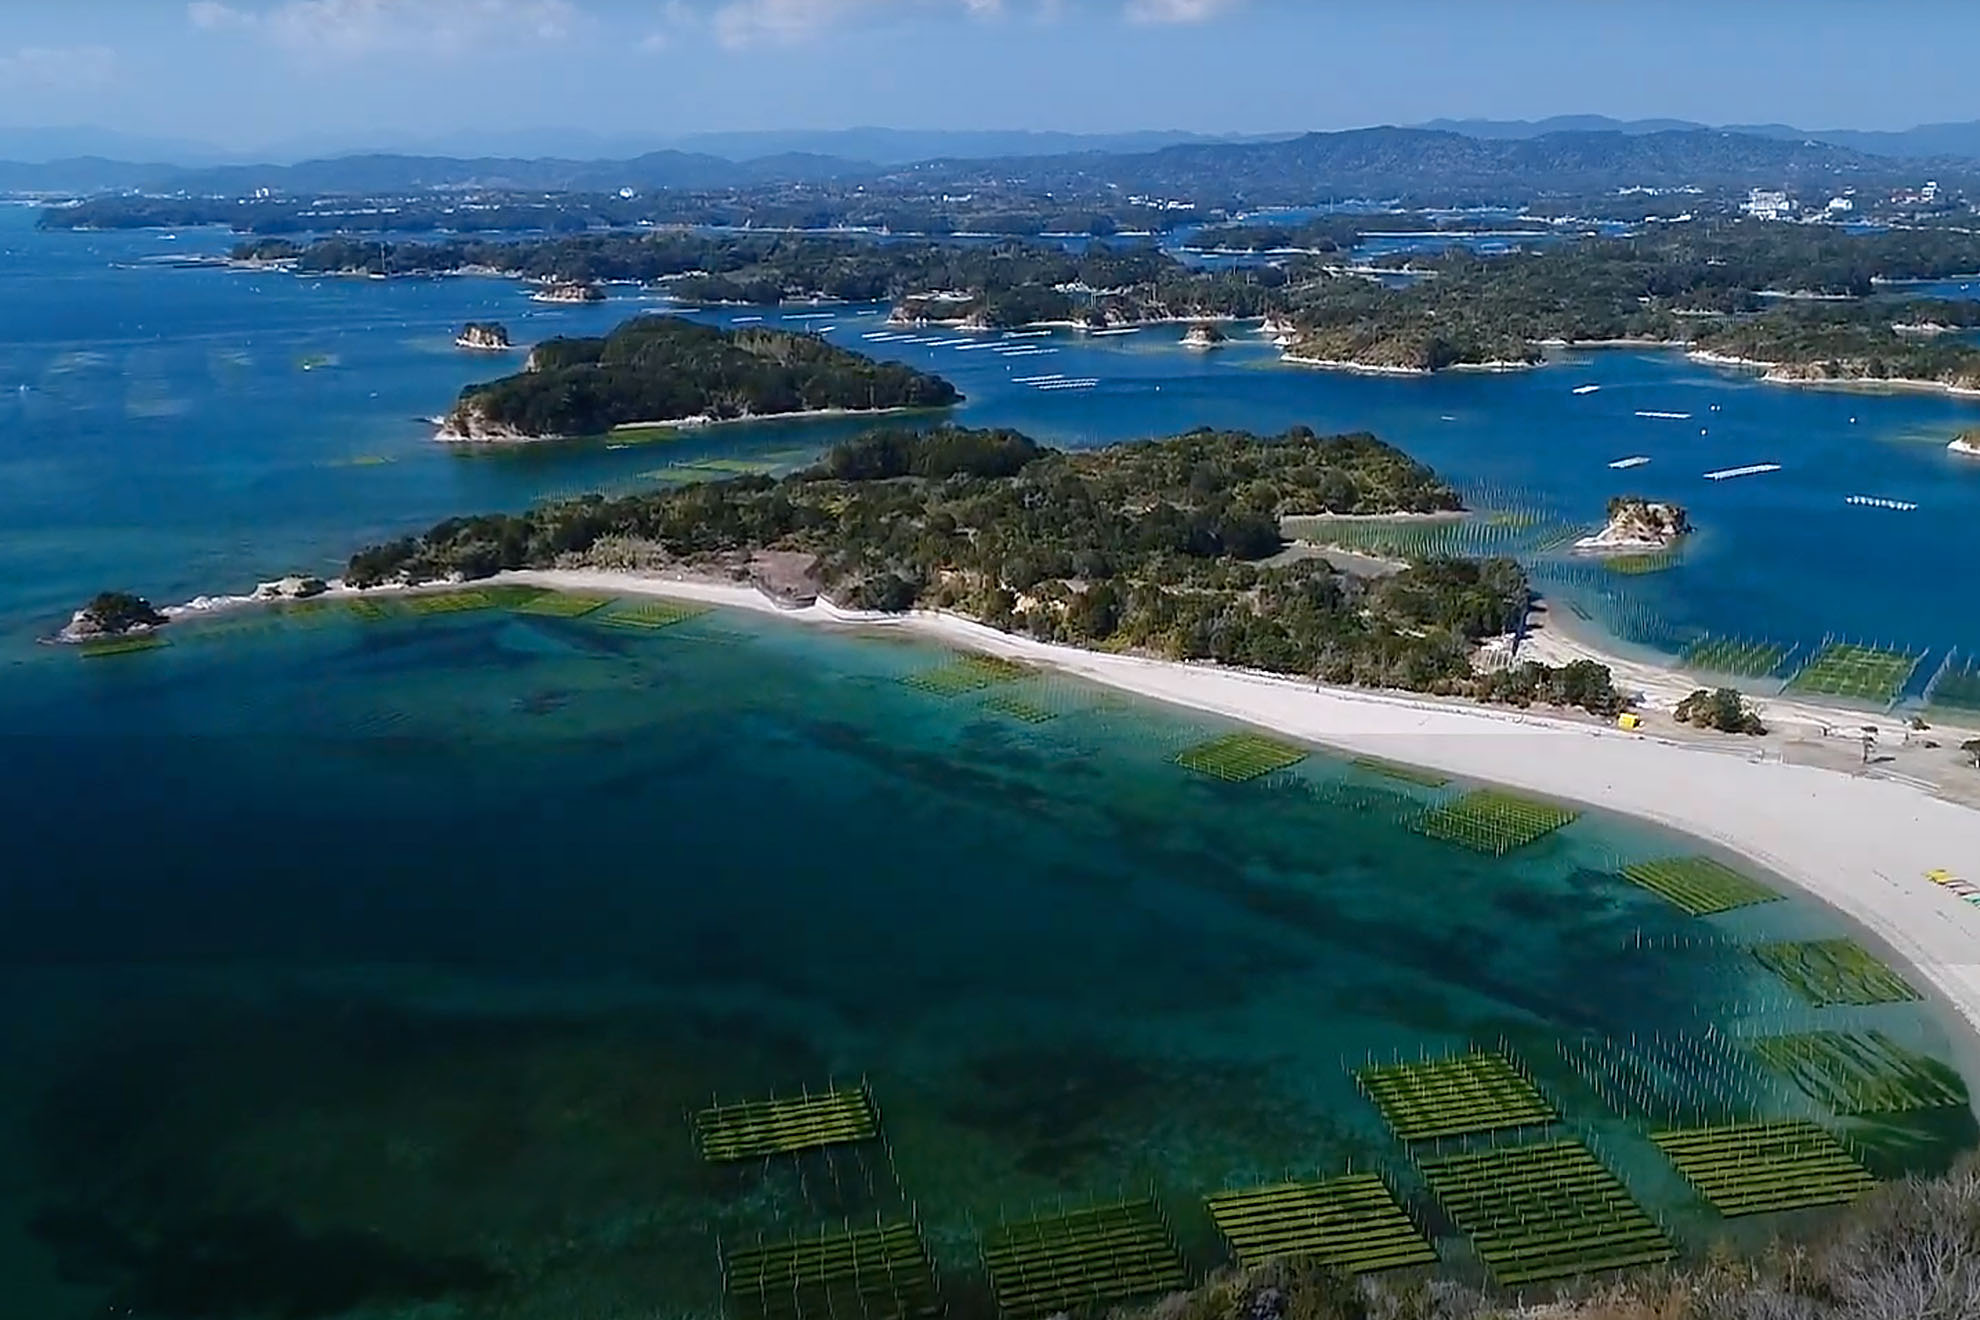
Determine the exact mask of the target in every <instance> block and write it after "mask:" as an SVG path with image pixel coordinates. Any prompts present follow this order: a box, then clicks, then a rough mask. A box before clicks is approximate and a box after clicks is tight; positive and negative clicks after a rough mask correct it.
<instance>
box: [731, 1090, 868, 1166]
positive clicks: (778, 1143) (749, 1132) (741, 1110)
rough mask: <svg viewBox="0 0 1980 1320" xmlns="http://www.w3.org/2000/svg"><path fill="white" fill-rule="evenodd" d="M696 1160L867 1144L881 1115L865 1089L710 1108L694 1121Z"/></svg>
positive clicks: (755, 1157)
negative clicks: (699, 1154)
mask: <svg viewBox="0 0 1980 1320" xmlns="http://www.w3.org/2000/svg"><path fill="white" fill-rule="evenodd" d="M694 1135H695V1140H696V1142H697V1143H698V1144H699V1145H700V1147H701V1156H702V1158H703V1159H705V1160H707V1161H709V1162H710V1163H712V1164H723V1163H728V1162H731V1161H735V1160H758V1159H767V1158H769V1157H770V1156H773V1155H792V1154H796V1153H797V1152H799V1151H806V1150H816V1149H819V1148H820V1147H824V1146H837V1145H844V1144H847V1143H849V1142H855V1141H871V1140H872V1139H873V1138H875V1137H877V1136H879V1135H880V1111H879V1109H878V1107H877V1106H875V1105H874V1103H873V1095H872V1093H871V1092H870V1091H868V1090H867V1089H866V1087H864V1086H860V1087H856V1088H852V1089H833V1090H829V1091H826V1092H825V1093H824V1094H822V1095H811V1094H808V1093H807V1094H804V1095H800V1096H797V1097H794V1098H790V1099H782V1100H780V1099H775V1098H772V1099H769V1100H748V1101H744V1102H743V1103H741V1104H733V1105H714V1106H711V1107H710V1108H707V1109H704V1110H702V1111H701V1112H700V1113H698V1114H696V1115H695V1116H694Z"/></svg>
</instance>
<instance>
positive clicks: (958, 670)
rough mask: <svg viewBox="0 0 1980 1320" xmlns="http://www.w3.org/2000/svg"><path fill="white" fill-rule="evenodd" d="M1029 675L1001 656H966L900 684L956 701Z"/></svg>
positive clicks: (911, 676)
mask: <svg viewBox="0 0 1980 1320" xmlns="http://www.w3.org/2000/svg"><path fill="white" fill-rule="evenodd" d="M1030 672H1031V671H1030V670H1028V669H1026V668H1025V667H1024V666H1023V665H1021V664H1019V663H1017V662H1016V661H1015V660H1006V659H1004V658H1003V657H1001V656H995V655H965V656H959V657H957V658H956V659H954V660H952V661H950V662H949V663H948V664H945V665H939V666H937V667H936V668H934V669H928V670H923V671H922V672H921V673H919V674H909V675H908V676H907V677H906V678H903V679H902V680H901V682H902V683H904V684H906V685H907V686H908V687H911V688H914V689H916V690H918V691H921V692H930V693H933V694H934V695H936V696H938V697H955V696H961V695H962V694H963V693H965V692H981V691H982V690H983V689H984V688H987V687H994V686H996V685H997V684H999V683H1014V682H1016V681H1017V680H1018V679H1020V678H1023V677H1024V676H1025V675H1027V674H1029V673H1030Z"/></svg>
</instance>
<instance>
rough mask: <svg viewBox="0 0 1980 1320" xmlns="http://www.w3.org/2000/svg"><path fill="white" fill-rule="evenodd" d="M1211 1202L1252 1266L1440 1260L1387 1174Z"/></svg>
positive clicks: (1367, 1266)
mask: <svg viewBox="0 0 1980 1320" xmlns="http://www.w3.org/2000/svg"><path fill="white" fill-rule="evenodd" d="M1206 1205H1207V1206H1208V1208H1209V1211H1210V1218H1211V1219H1212V1220H1213V1221H1215V1223H1216V1225H1217V1231H1218V1232H1219V1233H1221V1234H1223V1236H1224V1240H1225V1241H1226V1242H1228V1243H1229V1244H1230V1248H1231V1254H1232V1255H1233V1256H1234V1257H1236V1258H1237V1262H1238V1264H1239V1265H1240V1266H1243V1267H1244V1268H1247V1269H1249V1268H1251V1267H1252V1266H1255V1265H1261V1264H1263V1263H1264V1262H1266V1261H1268V1260H1274V1259H1282V1258H1285V1259H1294V1258H1296V1259H1303V1260H1316V1261H1321V1262H1324V1263H1325V1264H1328V1265H1331V1266H1333V1267H1334V1268H1336V1269H1338V1270H1341V1271H1343V1272H1345V1273H1348V1274H1368V1273H1373V1272H1374V1271H1377V1270H1393V1269H1403V1268H1406V1267H1408V1266H1411V1265H1434V1264H1435V1263H1436V1261H1437V1252H1436V1249H1435V1248H1433V1247H1432V1246H1431V1245H1430V1243H1429V1242H1428V1241H1427V1240H1425V1238H1424V1236H1423V1233H1422V1230H1420V1229H1418V1228H1417V1226H1416V1225H1415V1224H1414V1223H1412V1222H1411V1221H1410V1217H1409V1215H1408V1213H1407V1212H1406V1211H1405V1210H1404V1209H1403V1207H1402V1206H1401V1204H1399V1203H1398V1202H1397V1200H1396V1197H1395V1193H1393V1192H1391V1191H1390V1190H1389V1186H1388V1184H1387V1183H1385V1182H1383V1181H1382V1178H1381V1176H1380V1175H1379V1174H1373V1173H1350V1174H1346V1175H1344V1176H1342V1177H1339V1178H1330V1179H1328V1180H1327V1181H1325V1182H1293V1183H1281V1184H1279V1185H1278V1186H1275V1187H1251V1188H1246V1189H1244V1190H1241V1191H1229V1192H1219V1193H1218V1194H1217V1195H1215V1196H1212V1197H1210V1198H1209V1199H1208V1201H1207V1202H1206Z"/></svg>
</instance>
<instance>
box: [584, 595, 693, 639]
mask: <svg viewBox="0 0 1980 1320" xmlns="http://www.w3.org/2000/svg"><path fill="white" fill-rule="evenodd" d="M708 612H709V607H708V606H706V605H686V604H682V603H681V602H679V601H673V600H643V601H637V602H629V601H620V602H619V603H618V604H616V605H614V606H612V607H611V608H610V609H607V610H601V611H599V612H598V613H596V614H593V615H591V616H590V618H591V620H592V622H594V623H602V624H604V625H605V626H606V627H608V628H632V629H637V630H639V631H642V632H657V631H659V630H660V629H662V628H671V627H673V626H674V625H675V624H677V623H686V622H687V621H688V620H689V619H698V618H700V617H701V616H702V615H704V614H706V613H708Z"/></svg>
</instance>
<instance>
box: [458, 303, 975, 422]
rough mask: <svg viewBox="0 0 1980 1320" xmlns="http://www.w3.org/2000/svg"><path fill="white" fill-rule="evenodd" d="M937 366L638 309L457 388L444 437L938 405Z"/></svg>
mask: <svg viewBox="0 0 1980 1320" xmlns="http://www.w3.org/2000/svg"><path fill="white" fill-rule="evenodd" d="M961 398H962V395H961V394H959V393H958V392H957V391H956V387H955V386H953V385H951V384H950V383H949V382H948V381H946V380H943V379H942V378H941V377H940V376H932V375H929V374H927V373H926V372H921V371H916V370H914V369H913V368H911V367H906V366H902V365H900V364H898V363H892V362H876V361H874V360H873V359H872V358H869V357H866V356H864V355H862V354H859V353H854V352H852V351H850V350H848V349H843V348H839V347H837V346H835V345H833V344H829V343H827V342H825V340H823V339H821V338H819V337H818V336H816V335H804V334H792V333H790V332H789V331H784V330H761V329H752V330H741V331H727V330H720V329H717V328H715V327H714V326H706V325H698V324H696V323H695V322H692V321H685V320H682V319H681V318H679V317H674V316H637V317H634V318H633V319H632V320H630V321H627V322H625V323H624V324H622V325H620V326H619V327H618V328H617V329H615V330H613V331H612V332H611V333H610V334H608V335H606V336H604V337H603V338H600V339H550V340H546V341H544V342H543V343H541V344H538V345H537V346H536V348H535V349H534V350H532V351H531V353H530V355H529V363H528V365H527V366H526V367H525V368H524V369H523V370H522V371H520V372H518V373H516V374H515V375H513V376H506V377H504V378H502V379H501V380H498V381H493V382H490V383H488V384H483V385H470V386H468V387H467V388H466V389H465V390H463V391H461V396H460V399H459V401H458V402H456V403H455V405H454V408H453V411H452V412H451V413H449V414H448V416H447V420H446V422H445V424H444V425H443V427H442V429H441V437H442V438H443V439H449V440H529V439H542V438H548V437H554V436H580V435H598V434H601V433H603V432H605V431H609V430H610V429H612V428H613V427H615V426H622V425H625V424H626V423H629V422H649V421H672V420H677V419H682V418H701V419H706V420H710V421H723V420H728V419H731V418H738V417H772V416H779V415H785V414H793V413H806V412H821V411H825V410H844V411H848V412H861V411H877V410H881V409H887V408H939V407H944V406H947V405H949V404H952V403H956V402H958V401H959V400H960V399H961Z"/></svg>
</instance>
